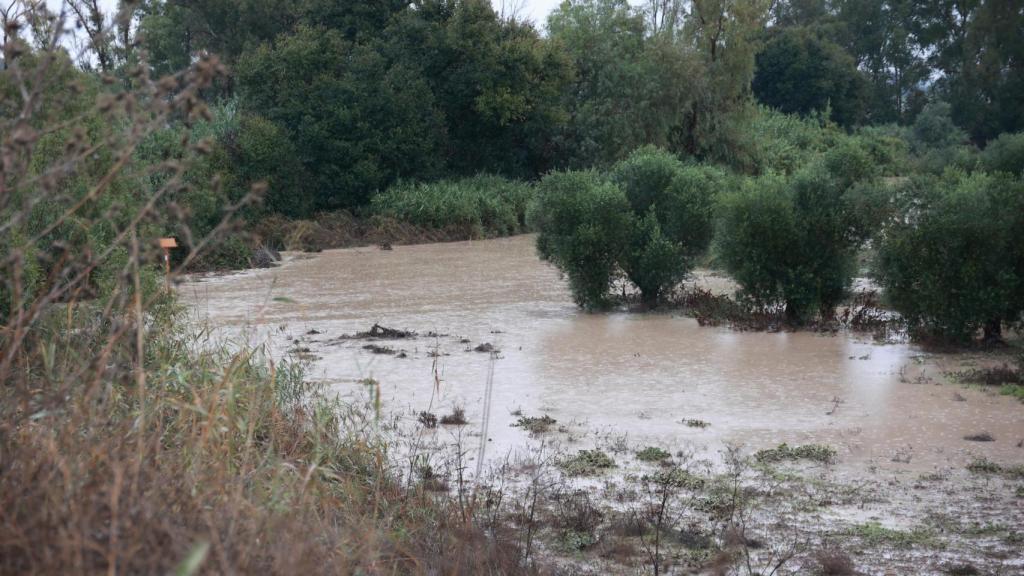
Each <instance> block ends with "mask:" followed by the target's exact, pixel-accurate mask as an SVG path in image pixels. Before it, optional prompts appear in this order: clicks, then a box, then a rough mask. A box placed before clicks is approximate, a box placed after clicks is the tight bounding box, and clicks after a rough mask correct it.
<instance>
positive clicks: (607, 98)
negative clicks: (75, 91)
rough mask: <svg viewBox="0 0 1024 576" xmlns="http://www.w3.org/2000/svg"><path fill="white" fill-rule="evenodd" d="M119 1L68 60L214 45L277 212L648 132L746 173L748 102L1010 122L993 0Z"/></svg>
mask: <svg viewBox="0 0 1024 576" xmlns="http://www.w3.org/2000/svg"><path fill="white" fill-rule="evenodd" d="M77 3H78V4H82V5H85V6H89V5H90V2H88V1H82V0H79V1H78V2H77ZM123 4H124V6H123V9H125V10H129V11H130V14H129V16H130V17H131V24H130V25H129V26H128V28H127V29H126V30H125V31H124V34H123V35H120V34H106V35H104V34H99V33H97V34H94V35H93V36H92V40H93V42H92V46H93V48H94V53H95V55H96V56H95V57H94V58H91V59H89V60H88V65H89V66H91V67H94V68H99V69H100V71H101V72H104V73H108V74H112V75H115V76H122V77H124V76H127V72H126V70H128V69H129V68H130V66H131V65H132V63H133V62H135V61H136V60H137V59H138V57H139V55H140V54H142V53H145V54H147V55H148V63H149V65H150V66H152V68H153V70H154V71H156V72H158V73H166V72H169V71H173V70H177V69H180V68H182V67H184V66H185V65H187V64H188V63H189V62H190V61H192V59H194V58H195V57H196V56H197V55H201V54H216V55H218V56H219V57H220V58H221V59H222V60H223V61H224V62H225V63H226V64H227V65H228V71H229V73H228V76H227V77H226V78H224V79H223V80H221V81H219V82H218V84H217V86H216V87H215V89H214V93H213V94H211V96H212V97H213V98H215V99H221V100H223V101H225V102H229V103H231V105H233V106H235V107H236V110H237V117H236V118H235V124H234V125H233V126H231V127H230V130H229V131H228V132H227V133H226V134H224V137H223V138H221V139H219V140H218V144H219V145H220V146H222V147H223V148H225V150H226V152H227V153H228V154H230V155H232V156H234V158H233V160H237V161H238V164H239V166H240V167H239V170H238V172H237V177H238V179H239V181H240V182H241V183H248V182H251V181H256V180H260V181H268V182H269V183H270V184H271V186H270V189H269V193H270V194H271V195H280V196H285V197H286V199H285V200H283V201H281V199H280V198H277V199H271V200H270V201H268V203H267V205H268V207H269V208H270V210H271V211H280V212H284V213H290V214H291V215H293V216H308V215H310V214H312V213H313V212H315V211H318V210H330V209H338V208H347V209H354V208H357V207H360V206H365V205H367V204H368V203H369V201H370V198H371V197H372V195H373V194H375V193H377V192H379V191H383V190H385V189H387V188H388V187H389V186H390V185H392V184H393V183H395V182H397V181H399V180H437V179H443V178H448V179H450V178H453V177H458V176H472V175H475V174H478V173H481V172H486V173H493V174H499V175H503V176H506V177H510V178H525V179H535V178H539V177H540V176H542V175H543V174H545V173H547V172H548V171H550V170H552V169H565V168H587V167H592V166H602V167H607V166H610V165H611V164H613V163H615V162H617V161H619V160H621V159H623V158H625V157H626V155H628V154H629V153H630V152H632V151H633V150H634V149H636V148H638V147H640V146H642V145H647V144H653V145H657V146H660V147H662V148H665V149H666V150H669V151H670V152H672V153H674V154H676V155H678V156H680V157H683V158H691V157H692V158H696V159H698V160H701V161H716V162H725V163H727V164H729V165H730V166H733V167H735V168H737V169H740V170H742V171H746V172H749V171H758V170H759V169H763V168H764V167H763V166H759V165H758V163H757V161H756V159H754V158H751V154H752V152H751V150H750V145H749V130H748V126H749V123H750V121H751V116H752V115H755V114H756V111H755V110H754V109H753V108H752V107H751V103H752V102H753V101H754V100H755V99H756V101H760V102H761V103H763V104H765V105H768V106H770V107H773V108H776V109H779V110H781V111H783V112H786V113H796V114H800V115H804V116H806V115H825V116H827V118H828V119H829V120H832V121H834V122H836V123H838V124H839V125H840V126H843V127H846V128H854V127H857V126H862V125H879V124H890V123H894V124H900V125H909V124H911V123H913V121H914V120H915V119H916V117H917V115H918V114H920V113H921V111H922V110H923V108H924V107H925V106H926V105H927V104H928V103H929V102H938V101H942V102H946V103H948V104H949V106H950V115H951V117H952V119H953V121H954V122H955V123H956V125H957V126H959V127H960V128H961V129H962V130H964V131H965V132H966V134H967V135H968V137H969V139H970V142H971V143H973V144H974V145H976V146H984V144H985V143H987V142H988V141H989V140H991V139H993V138H995V137H996V136H998V135H999V134H1001V133H1004V132H1016V131H1019V130H1021V129H1022V128H1024V112H1022V110H1024V70H1022V64H1021V62H1022V61H1024V58H1022V54H1024V40H1022V39H1021V34H1020V30H1021V29H1022V28H1024V16H1022V15H1021V11H1020V9H1019V8H1020V6H1019V5H1017V6H1016V7H1015V6H1014V5H1015V3H1014V2H1005V1H995V0H988V1H977V2H966V3H964V2H952V1H947V0H935V1H933V2H925V3H922V2H910V1H909V0H790V1H785V2H772V3H768V2H765V1H764V0H694V1H683V0H648V1H646V2H642V3H633V4H630V3H629V2H627V1H626V0H576V1H573V2H565V3H563V4H562V5H561V6H560V7H558V8H557V9H556V10H554V11H553V12H552V14H551V15H550V17H549V18H548V20H547V22H546V23H541V24H543V29H544V30H546V34H542V33H540V32H539V31H538V27H537V25H534V24H531V23H528V22H522V21H519V20H516V19H515V18H511V17H502V16H501V15H499V14H498V13H497V12H495V10H494V8H493V7H492V5H491V3H490V2H489V1H488V0H416V1H412V2H409V1H401V0H388V1H379V2H342V3H337V2H325V1H324V0H289V1H287V2H279V1H276V0H275V1H270V0H254V1H250V2H224V1H222V0H199V1H194V0H190V1H184V0H150V1H147V2H138V3H123ZM85 12H86V14H85V15H86V16H89V14H88V10H86V11H85ZM87 20H88V19H87ZM101 21H102V17H101ZM88 24H89V22H88V21H86V22H85V29H86V30H92V29H93V28H94V26H93V27H90V26H89V25H88ZM133 35H134V36H133ZM751 94H753V96H754V98H751ZM268 145H270V146H272V150H273V152H274V155H273V158H274V160H275V162H274V163H273V164H275V165H274V166H267V162H265V161H264V160H266V158H260V157H259V152H260V150H261V149H263V148H265V147H266V146H268ZM243 160H249V162H242V161H243Z"/></svg>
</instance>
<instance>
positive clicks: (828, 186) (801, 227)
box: [716, 141, 886, 324]
mask: <svg viewBox="0 0 1024 576" xmlns="http://www.w3.org/2000/svg"><path fill="white" fill-rule="evenodd" d="M874 174H875V167H874V163H873V162H872V159H871V155H870V153H869V152H868V150H866V149H865V148H864V147H863V146H862V145H861V143H859V142H857V141H850V142H847V143H844V144H841V145H839V146H836V147H835V148H833V149H832V150H830V151H829V152H827V153H826V154H824V155H823V156H822V157H821V158H819V159H818V160H817V161H815V162H812V163H811V164H809V165H808V166H805V167H804V168H802V169H801V170H799V171H797V172H796V173H794V174H793V175H792V176H790V177H784V176H779V175H766V176H762V177H759V178H755V179H749V180H747V181H746V182H745V183H744V184H743V185H742V186H740V187H739V188H738V189H737V190H735V191H733V192H730V193H728V194H726V195H725V197H724V198H723V199H722V201H721V203H720V211H719V217H718V222H717V230H716V253H717V255H718V257H719V259H720V261H721V262H722V264H723V265H724V266H725V268H726V269H727V270H728V271H729V272H730V273H731V274H732V275H733V277H734V278H735V279H736V281H737V282H739V284H740V286H741V287H742V294H743V295H744V296H745V297H746V298H748V299H749V300H751V301H752V302H754V303H755V304H757V305H759V306H761V307H762V308H769V307H773V306H777V305H781V306H784V309H785V314H786V319H787V321H788V322H790V323H793V324H799V323H802V322H804V321H806V320H807V319H809V318H810V317H811V316H812V315H813V314H814V313H815V312H817V313H819V314H820V315H821V317H822V318H824V319H830V318H832V316H833V315H834V310H835V306H836V305H837V304H838V303H839V302H840V301H841V299H842V298H843V296H844V295H845V293H846V291H847V289H848V288H849V286H850V283H851V281H852V278H853V274H854V272H855V270H856V267H855V263H856V259H855V256H856V251H857V249H858V248H859V247H860V246H861V245H862V244H863V243H864V241H865V240H866V239H867V237H868V235H869V234H870V232H871V231H872V230H873V229H874V227H875V226H876V225H877V220H878V218H879V216H878V215H879V214H880V213H883V212H882V211H881V210H880V209H879V204H884V203H885V202H886V197H885V195H884V193H881V192H884V189H883V188H881V187H880V186H878V185H877V184H876V181H875V179H874ZM880 191H881V192H880Z"/></svg>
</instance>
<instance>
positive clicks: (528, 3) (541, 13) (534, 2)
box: [491, 0, 562, 28]
mask: <svg viewBox="0 0 1024 576" xmlns="http://www.w3.org/2000/svg"><path fill="white" fill-rule="evenodd" d="M503 1H504V2H505V4H506V5H508V4H510V3H515V2H516V0H491V3H492V4H494V8H495V9H496V10H498V11H499V12H500V11H501V5H502V2H503ZM519 3H520V4H521V5H522V12H521V14H520V16H521V17H524V18H526V19H527V20H532V21H533V23H534V24H536V25H537V28H543V27H544V24H545V23H546V22H547V19H548V14H549V13H550V12H551V11H552V10H554V9H555V7H557V6H558V5H559V4H561V3H562V0H519Z"/></svg>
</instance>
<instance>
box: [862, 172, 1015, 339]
mask: <svg viewBox="0 0 1024 576" xmlns="http://www.w3.org/2000/svg"><path fill="white" fill-rule="evenodd" d="M933 182H934V184H935V186H936V189H935V190H934V191H932V192H931V193H930V194H929V195H928V196H925V197H922V198H919V199H918V200H919V201H918V202H917V203H916V205H915V206H914V207H913V209H912V210H908V211H907V214H906V217H905V218H903V219H898V220H896V221H895V222H893V224H892V226H891V227H890V228H889V229H888V230H887V231H886V234H885V236H884V238H883V241H882V243H881V246H880V250H879V256H878V265H877V273H878V275H879V277H880V279H881V282H882V284H883V286H884V287H885V289H886V294H887V295H888V299H889V300H890V302H891V303H892V305H893V306H894V307H895V308H896V309H897V310H898V311H899V312H900V313H901V314H903V315H904V316H905V317H906V318H907V320H908V321H909V322H910V323H911V325H913V326H917V327H918V328H920V329H922V330H923V331H924V332H925V333H927V334H929V335H931V336H934V337H939V338H942V339H944V340H950V341H960V342H963V341H967V340H969V339H970V338H971V337H972V335H973V334H974V333H975V332H976V331H977V330H978V329H979V328H983V327H984V328H986V332H987V336H988V337H996V336H998V334H999V332H1000V325H1001V322H1002V320H1004V319H1015V318H1017V317H1018V316H1019V315H1020V313H1021V310H1022V309H1024V302H1022V300H1024V298H1022V294H1024V292H1022V287H1021V285H1022V284H1024V281H1022V279H1024V256H1022V252H1024V249H1022V247H1021V246H1020V238H1022V236H1021V233H1022V231H1024V216H1022V214H1024V185H1022V184H1021V182H1020V181H1019V180H1014V179H1012V178H1009V177H1007V176H1005V175H996V176H990V175H986V174H981V173H977V174H974V175H971V176H966V175H963V174H961V173H951V174H948V175H946V176H945V177H944V178H942V179H939V180H935V181H933Z"/></svg>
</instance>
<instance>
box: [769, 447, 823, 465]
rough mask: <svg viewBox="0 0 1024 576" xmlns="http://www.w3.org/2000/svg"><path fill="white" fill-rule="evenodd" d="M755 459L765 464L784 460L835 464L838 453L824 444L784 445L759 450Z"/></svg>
mask: <svg viewBox="0 0 1024 576" xmlns="http://www.w3.org/2000/svg"><path fill="white" fill-rule="evenodd" d="M754 459H756V460H757V461H758V462H761V463H763V464H767V463H772V462H782V461H784V460H812V461H814V462H820V463H822V464H833V463H834V462H835V461H836V451H835V448H832V447H831V446H825V445H823V444H804V445H803V446H789V445H788V444H785V443H783V444H779V445H778V446H776V447H775V448H767V449H765V450H759V451H758V452H757V453H756V454H754Z"/></svg>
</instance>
